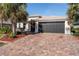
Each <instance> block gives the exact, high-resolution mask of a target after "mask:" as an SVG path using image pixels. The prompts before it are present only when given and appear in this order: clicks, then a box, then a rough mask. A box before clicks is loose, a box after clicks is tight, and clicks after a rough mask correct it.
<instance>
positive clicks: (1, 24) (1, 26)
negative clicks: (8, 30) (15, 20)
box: [1, 20, 3, 28]
mask: <svg viewBox="0 0 79 59" xmlns="http://www.w3.org/2000/svg"><path fill="white" fill-rule="evenodd" d="M2 27H3V20H1V28H2Z"/></svg>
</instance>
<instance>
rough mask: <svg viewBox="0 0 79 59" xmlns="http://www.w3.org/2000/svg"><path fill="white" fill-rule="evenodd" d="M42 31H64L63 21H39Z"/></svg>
mask: <svg viewBox="0 0 79 59" xmlns="http://www.w3.org/2000/svg"><path fill="white" fill-rule="evenodd" d="M40 25H41V31H42V32H53V33H64V22H50V23H40Z"/></svg>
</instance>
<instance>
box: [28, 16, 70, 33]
mask: <svg viewBox="0 0 79 59" xmlns="http://www.w3.org/2000/svg"><path fill="white" fill-rule="evenodd" d="M30 21H34V22H33V24H31V25H32V26H33V27H32V26H29V25H28V24H27V25H28V27H30V28H29V30H30V31H32V32H36V33H39V32H50V33H65V34H70V26H69V25H68V21H67V17H65V16H30V17H29V18H28V22H29V23H30ZM33 29H34V30H33Z"/></svg>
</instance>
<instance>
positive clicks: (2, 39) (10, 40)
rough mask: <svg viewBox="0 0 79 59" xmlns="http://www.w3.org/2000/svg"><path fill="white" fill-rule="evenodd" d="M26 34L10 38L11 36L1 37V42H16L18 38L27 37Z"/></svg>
mask: <svg viewBox="0 0 79 59" xmlns="http://www.w3.org/2000/svg"><path fill="white" fill-rule="evenodd" d="M25 36H26V35H22V34H21V35H16V38H9V37H7V38H6V37H4V38H1V39H0V42H14V41H16V40H18V39H19V38H22V37H25Z"/></svg>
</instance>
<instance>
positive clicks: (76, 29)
mask: <svg viewBox="0 0 79 59" xmlns="http://www.w3.org/2000/svg"><path fill="white" fill-rule="evenodd" d="M71 32H72V33H73V35H75V36H79V28H71Z"/></svg>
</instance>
